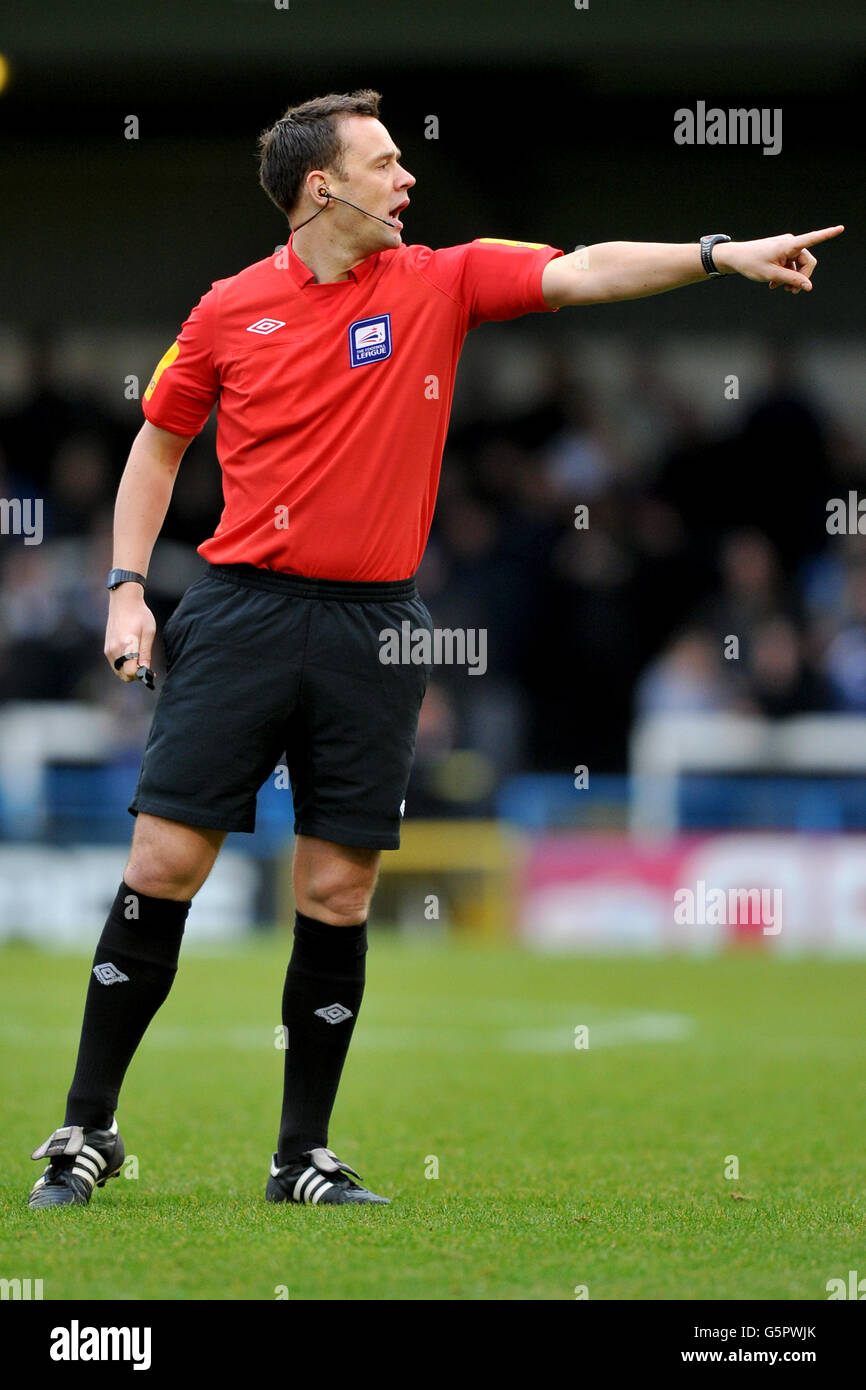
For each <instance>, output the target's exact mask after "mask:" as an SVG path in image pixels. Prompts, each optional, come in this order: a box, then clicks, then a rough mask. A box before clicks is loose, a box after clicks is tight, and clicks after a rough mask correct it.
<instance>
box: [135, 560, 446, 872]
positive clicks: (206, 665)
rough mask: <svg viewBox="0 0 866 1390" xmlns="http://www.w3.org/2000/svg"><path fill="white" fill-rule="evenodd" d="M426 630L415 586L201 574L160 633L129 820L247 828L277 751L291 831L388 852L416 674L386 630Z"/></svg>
mask: <svg viewBox="0 0 866 1390" xmlns="http://www.w3.org/2000/svg"><path fill="white" fill-rule="evenodd" d="M406 622H408V623H409V624H410V625H411V629H412V630H416V629H418V628H426V629H427V630H428V631H429V632H432V620H431V618H430V614H429V613H428V611H427V609H426V607H425V605H424V604H423V603H422V602H421V600H420V598H419V597H418V591H417V589H416V587H415V581H414V579H406V580H400V581H397V582H393V583H381V584H372V583H343V582H341V581H338V580H322V579H305V578H302V577H301V576H296V575H287V574H278V573H275V572H273V571H270V570H261V569H257V568H255V567H254V566H252V565H211V566H210V567H209V569H208V572H207V573H206V574H205V575H203V577H202V578H201V579H199V580H197V581H196V583H195V584H193V585H192V586H191V587H190V588H189V589H187V591H186V593H185V594H184V596H183V598H182V599H181V601H180V603H179V604H178V606H177V608H176V609H175V611H174V613H173V614H172V615H171V617H170V618H169V620H168V623H167V624H166V626H165V628H164V630H163V642H164V646H165V653H166V673H165V678H164V680H163V682H162V689H161V691H160V693H159V698H158V701H157V706H156V709H155V711H154V716H153V724H152V726H151V729H150V734H149V737H148V740H147V747H146V749H145V753H144V760H143V762H142V766H141V774H140V776H139V780H138V786H137V788H136V791H135V796H134V797H133V800H132V803H131V804H130V807H129V809H130V811H131V812H132V814H133V815H137V814H138V812H139V811H145V812H147V813H149V814H150V815H154V816H164V817H165V818H166V819H168V820H176V821H182V822H183V823H184V824H186V825H198V826H207V827H210V828H213V829H217V830H244V831H252V830H254V829H255V822H256V793H257V792H258V789H259V787H260V786H261V785H262V784H263V782H264V781H265V780H266V779H267V778H268V777H269V776H270V775H271V774H272V773H273V772H274V771H275V769H276V768H277V767H278V766H279V765H280V764H281V762H282V760H283V754H285V758H286V763H287V766H288V775H289V779H290V781H291V786H292V796H293V800H294V814H295V822H294V825H295V833H296V834H301V835H316V836H319V837H320V838H321V839H323V840H333V841H335V842H336V843H337V844H343V845H360V846H364V847H366V848H369V849H397V848H398V847H399V844H400V819H401V816H402V811H403V807H402V803H403V799H404V797H405V795H406V787H407V784H408V782H409V773H410V771H411V768H412V759H413V757H414V753H415V735H416V732H417V728H418V715H419V712H420V709H421V702H422V700H423V698H424V693H425V691H426V689H427V684H428V682H429V679H430V674H431V668H430V666H429V665H416V664H411V663H408V662H407V663H406V664H396V663H395V664H385V663H383V662H382V661H381V660H380V651H381V650H382V649H383V639H382V636H381V634H382V633H383V631H384V630H386V629H387V630H389V631H392V630H393V631H396V632H397V633H401V632H403V631H406V630H408V629H403V628H402V626H401V625H402V624H403V623H406Z"/></svg>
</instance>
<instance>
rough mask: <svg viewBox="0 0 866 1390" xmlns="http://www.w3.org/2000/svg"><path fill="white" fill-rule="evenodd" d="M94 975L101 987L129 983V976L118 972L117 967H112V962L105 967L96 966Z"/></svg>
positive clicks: (106, 963) (108, 962) (108, 961)
mask: <svg viewBox="0 0 866 1390" xmlns="http://www.w3.org/2000/svg"><path fill="white" fill-rule="evenodd" d="M93 973H94V975H95V976H96V978H97V980H98V981H99V983H100V984H101V985H120V984H123V982H124V981H126V983H127V984H128V983H129V976H128V975H124V973H123V971H122V970H118V968H117V966H116V965H112V963H111V961H110V960H107V961H106V962H105V964H104V965H94V967H93Z"/></svg>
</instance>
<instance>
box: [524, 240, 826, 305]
mask: <svg viewBox="0 0 866 1390" xmlns="http://www.w3.org/2000/svg"><path fill="white" fill-rule="evenodd" d="M844 230H845V228H844V227H842V226H838V227H824V228H823V229H822V230H821V231H818V232H806V233H804V234H803V235H802V236H793V235H792V234H791V233H785V235H783V236H772V237H763V238H762V239H761V240H760V241H722V242H717V244H716V246H715V247H714V248H713V259H714V261H715V265H716V269H717V270H720V271H721V272H722V273H723V274H724V275H744V276H745V277H746V279H747V280H758V281H760V282H761V283H763V284H769V286H770V289H771V290H772V289H775V288H776V286H777V285H784V287H785V289H786V290H790V291H791V292H792V293H793V294H799V292H800V290H811V288H812V281H811V278H810V277H811V275H812V271H813V270H814V269H815V266H816V265H817V260H816V258H815V257H814V256H813V255H812V253H811V251H810V250H809V247H810V246H814V245H815V244H816V243H817V242H819V241H827V240H828V239H829V238H830V237H835V236H838V235H839V233H840V232H843V231H844ZM707 278H708V277H707V274H706V272H705V270H704V268H703V266H702V264H701V248H700V246H699V245H698V244H697V242H684V243H678V242H658V241H605V242H601V243H600V244H599V245H597V246H583V247H581V248H580V250H578V251H572V253H571V254H570V255H569V256H557V257H556V259H555V260H552V261H549V262H548V264H547V265H546V266H545V268H544V273H543V275H542V280H541V289H542V293H543V295H544V298H545V299H546V301H547V303H548V304H549V305H550V307H551V309H559V308H561V307H563V306H564V305H566V304H609V303H612V302H613V301H614V300H617V299H643V298H645V297H646V296H647V295H650V294H661V293H662V292H663V291H664V290H675V289H679V288H680V287H681V286H682V285H694V284H697V283H698V282H699V281H701V280H706V279H707Z"/></svg>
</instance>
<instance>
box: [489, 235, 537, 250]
mask: <svg viewBox="0 0 866 1390" xmlns="http://www.w3.org/2000/svg"><path fill="white" fill-rule="evenodd" d="M478 240H479V241H481V242H483V243H484V244H485V246H528V247H529V250H530V251H543V250H544V248H545V246H546V245H547V242H546V241H507V240H506V238H505V237H501V236H480V237H479V238H478Z"/></svg>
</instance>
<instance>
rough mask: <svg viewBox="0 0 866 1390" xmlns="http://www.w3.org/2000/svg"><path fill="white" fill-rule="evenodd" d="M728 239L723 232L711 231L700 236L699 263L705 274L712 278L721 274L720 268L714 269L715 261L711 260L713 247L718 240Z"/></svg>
mask: <svg viewBox="0 0 866 1390" xmlns="http://www.w3.org/2000/svg"><path fill="white" fill-rule="evenodd" d="M730 240H731V238H730V237H729V236H726V235H725V233H724V232H713V233H711V234H710V235H709V236H702V237H701V265H702V266H703V267H704V270H705V271H706V272H707V274H708V275H711V276H713V278H715V277H717V276H719V275H721V274H723V272H722V271H721V270H717V269H716V263H715V261H714V260H713V247H714V246H715V245H716V243H717V242H719V241H730Z"/></svg>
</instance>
